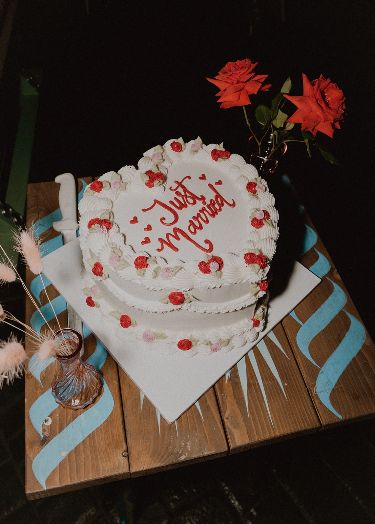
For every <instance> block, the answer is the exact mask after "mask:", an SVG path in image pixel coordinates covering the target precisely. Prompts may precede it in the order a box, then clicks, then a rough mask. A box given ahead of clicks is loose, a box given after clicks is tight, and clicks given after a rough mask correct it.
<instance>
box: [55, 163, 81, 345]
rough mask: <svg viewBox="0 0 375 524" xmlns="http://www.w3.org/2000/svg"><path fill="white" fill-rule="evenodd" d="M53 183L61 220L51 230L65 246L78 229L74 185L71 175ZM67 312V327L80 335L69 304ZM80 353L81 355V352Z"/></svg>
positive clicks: (78, 326)
mask: <svg viewBox="0 0 375 524" xmlns="http://www.w3.org/2000/svg"><path fill="white" fill-rule="evenodd" d="M55 182H57V183H58V184H60V191H59V206H60V209H61V215H62V218H61V220H58V221H56V222H54V223H53V228H54V230H55V231H58V232H60V233H62V236H63V241H64V244H67V243H68V242H72V241H73V240H74V239H75V238H76V231H77V229H78V223H77V196H76V183H75V179H74V176H73V175H72V174H71V173H63V174H62V175H58V176H57V177H56V178H55ZM67 311H68V325H69V327H71V328H72V329H74V330H75V331H77V332H78V333H80V334H81V335H82V320H81V318H80V317H79V316H78V315H77V313H76V312H75V311H74V309H73V308H72V307H71V306H70V304H68V305H67ZM81 353H83V350H82V351H81Z"/></svg>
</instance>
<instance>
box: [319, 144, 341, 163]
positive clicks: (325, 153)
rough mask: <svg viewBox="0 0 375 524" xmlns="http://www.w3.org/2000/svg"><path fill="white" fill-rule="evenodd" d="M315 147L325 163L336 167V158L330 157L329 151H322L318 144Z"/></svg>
mask: <svg viewBox="0 0 375 524" xmlns="http://www.w3.org/2000/svg"><path fill="white" fill-rule="evenodd" d="M317 147H318V149H319V151H320V154H321V155H322V157H323V158H324V160H326V161H327V162H329V163H330V164H332V165H334V166H338V165H339V163H338V160H337V158H336V157H335V156H334V155H332V153H330V152H329V151H326V150H325V149H323V148H322V147H321V146H320V145H319V144H317Z"/></svg>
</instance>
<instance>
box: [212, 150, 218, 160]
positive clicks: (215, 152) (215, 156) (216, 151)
mask: <svg viewBox="0 0 375 524" xmlns="http://www.w3.org/2000/svg"><path fill="white" fill-rule="evenodd" d="M211 158H212V160H215V162H217V161H218V160H219V158H220V154H219V150H218V149H213V150H212V151H211Z"/></svg>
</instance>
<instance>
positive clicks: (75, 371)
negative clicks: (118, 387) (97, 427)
mask: <svg viewBox="0 0 375 524" xmlns="http://www.w3.org/2000/svg"><path fill="white" fill-rule="evenodd" d="M55 336H56V339H57V340H58V341H59V343H60V348H61V349H60V351H59V352H58V354H57V355H56V361H57V372H56V375H55V380H54V382H53V384H52V394H53V396H54V398H55V400H56V402H57V403H58V404H61V405H62V406H63V407H65V408H70V409H83V408H85V407H87V406H89V405H90V404H92V403H93V402H94V400H95V399H96V398H97V396H98V395H99V394H100V392H101V390H102V380H101V377H100V374H99V373H98V371H97V370H96V369H95V367H94V366H92V365H91V364H87V363H86V362H85V361H84V360H82V359H81V357H80V351H81V348H82V336H81V335H80V333H78V332H77V331H74V330H73V329H70V328H65V329H62V330H60V331H57V332H56V335H55Z"/></svg>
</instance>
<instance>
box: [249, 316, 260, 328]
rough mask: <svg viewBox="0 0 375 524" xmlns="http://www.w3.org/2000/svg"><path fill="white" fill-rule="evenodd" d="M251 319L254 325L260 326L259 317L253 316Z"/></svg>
mask: <svg viewBox="0 0 375 524" xmlns="http://www.w3.org/2000/svg"><path fill="white" fill-rule="evenodd" d="M251 320H252V322H253V327H259V324H260V320H258V319H257V318H252V319H251Z"/></svg>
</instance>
